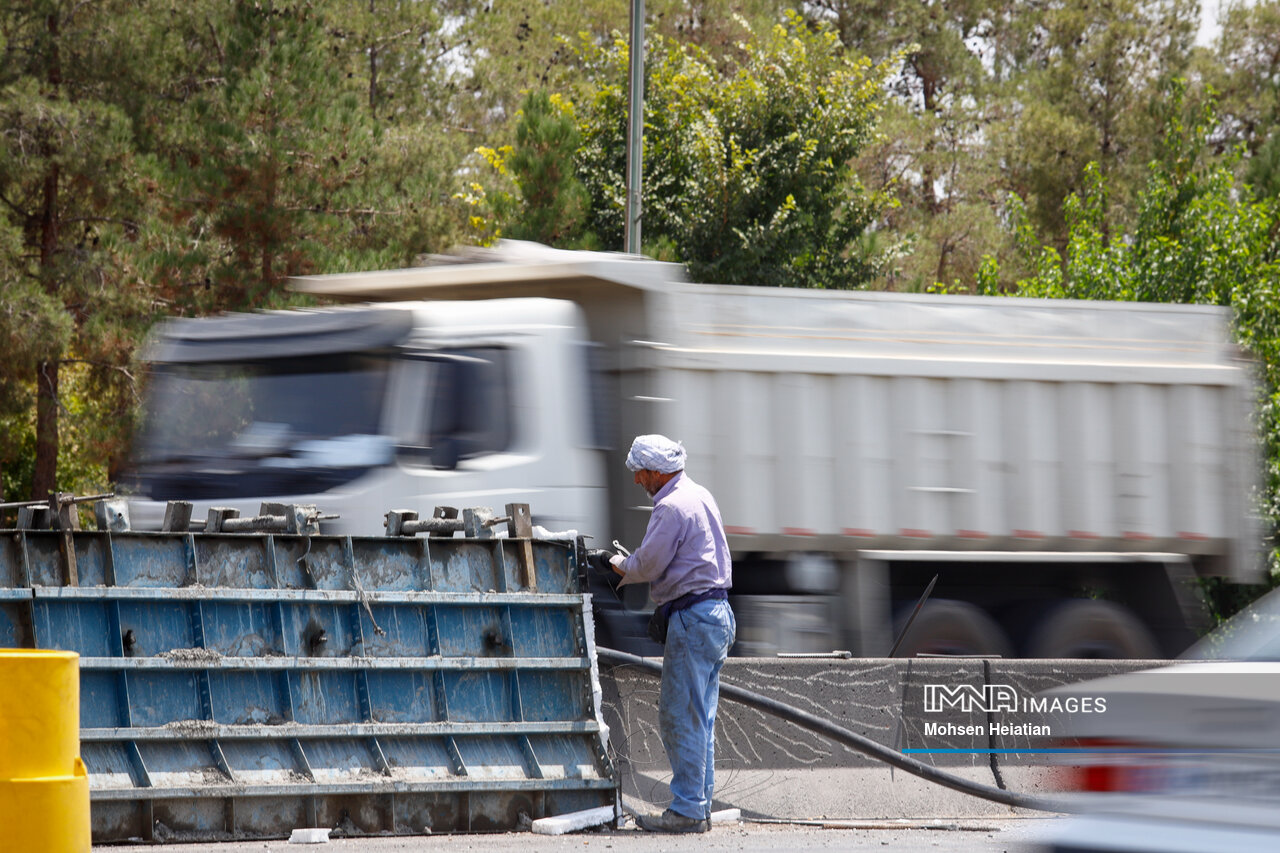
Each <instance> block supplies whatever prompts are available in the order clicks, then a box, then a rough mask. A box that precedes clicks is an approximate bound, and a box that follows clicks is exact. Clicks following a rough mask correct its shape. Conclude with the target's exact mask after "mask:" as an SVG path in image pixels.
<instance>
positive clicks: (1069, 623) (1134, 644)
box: [1027, 598, 1160, 660]
mask: <svg viewBox="0 0 1280 853" xmlns="http://www.w3.org/2000/svg"><path fill="white" fill-rule="evenodd" d="M1027 657H1032V658H1091V659H1095V660H1124V659H1130V658H1146V659H1150V658H1157V657H1160V653H1159V651H1158V650H1157V646H1156V641H1155V638H1154V637H1152V636H1151V632H1150V631H1148V630H1147V627H1146V626H1145V625H1143V624H1142V622H1141V620H1139V619H1138V617H1137V616H1135V615H1134V614H1133V612H1132V611H1130V610H1129V609H1128V608H1127V607H1124V606H1122V605H1119V604H1116V603H1115V602H1114V601H1102V600H1099V599H1088V598H1083V599H1074V600H1071V601H1063V602H1061V603H1059V604H1057V605H1055V606H1054V607H1053V608H1052V609H1050V610H1049V611H1048V612H1047V613H1046V614H1045V616H1044V618H1043V620H1042V621H1040V623H1039V624H1038V625H1036V626H1035V627H1033V628H1032V629H1031V633H1030V636H1029V637H1028V639H1027Z"/></svg>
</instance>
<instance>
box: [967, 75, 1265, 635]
mask: <svg viewBox="0 0 1280 853" xmlns="http://www.w3.org/2000/svg"><path fill="white" fill-rule="evenodd" d="M1184 104H1185V100H1184V98H1183V90H1182V88H1181V86H1174V87H1173V88H1172V90H1171V92H1170V109H1169V112H1168V115H1167V117H1166V123H1165V132H1164V134H1163V135H1162V136H1161V138H1160V139H1159V140H1158V145H1157V146H1156V149H1157V151H1158V152H1159V154H1160V159H1157V160H1153V161H1152V162H1151V163H1150V165H1149V167H1148V174H1147V182H1146V186H1145V187H1144V189H1143V190H1142V192H1141V193H1139V195H1138V198H1137V202H1136V215H1135V218H1134V222H1133V225H1132V228H1131V229H1130V230H1129V231H1127V232H1125V233H1122V234H1120V233H1115V232H1114V231H1112V230H1110V229H1109V228H1108V227H1107V224H1108V221H1107V216H1106V211H1107V209H1108V205H1109V198H1108V195H1109V190H1110V186H1109V183H1108V181H1107V179H1106V178H1105V177H1104V176H1103V175H1102V173H1101V170H1100V169H1099V168H1098V167H1097V166H1096V165H1095V164H1091V165H1090V166H1089V167H1088V169H1087V170H1086V187H1085V190H1084V191H1083V192H1082V193H1080V194H1076V195H1072V196H1070V197H1069V198H1068V199H1067V203H1066V207H1065V209H1066V219H1067V223H1068V225H1069V232H1068V241H1067V250H1066V255H1065V258H1063V257H1061V256H1060V255H1059V254H1058V252H1057V251H1056V250H1055V249H1053V248H1052V247H1049V246H1043V245H1038V244H1037V243H1036V241H1035V240H1034V237H1033V235H1032V233H1031V230H1030V228H1029V227H1028V226H1027V225H1026V222H1025V217H1024V220H1023V222H1022V224H1021V225H1020V242H1021V244H1022V246H1023V249H1024V252H1025V253H1026V254H1027V261H1028V264H1029V265H1030V266H1032V267H1033V268H1034V269H1035V273H1034V274H1033V275H1031V276H1030V277H1028V278H1025V279H1023V280H1021V281H1019V282H1018V290H1017V294H1018V295H1020V296H1034V297H1049V298H1073V299H1107V300H1124V301H1143V302H1181V303H1195V304H1210V305H1223V306H1229V307H1231V308H1232V309H1233V313H1234V318H1235V332H1236V335H1237V338H1238V339H1239V341H1240V343H1241V344H1243V345H1244V346H1245V347H1247V348H1248V349H1249V351H1250V352H1251V353H1252V354H1253V356H1254V357H1255V358H1256V360H1257V364H1258V368H1259V374H1260V379H1261V380H1262V385H1263V395H1262V399H1261V401H1260V405H1259V409H1258V412H1257V415H1256V417H1257V423H1258V428H1259V433H1260V436H1261V440H1262V444H1263V455H1264V457H1265V476H1264V482H1263V484H1262V485H1263V491H1262V495H1261V496H1260V507H1261V512H1262V515H1263V518H1264V521H1265V522H1266V523H1267V524H1268V526H1269V528H1270V529H1271V530H1272V531H1275V530H1277V529H1278V528H1280V203H1277V200H1276V199H1264V200H1261V201H1255V200H1253V199H1252V194H1251V193H1249V192H1248V188H1247V187H1240V186H1239V185H1238V184H1237V183H1236V181H1235V178H1234V176H1233V164H1232V163H1231V161H1229V160H1228V161H1221V162H1217V163H1208V162H1206V159H1205V157H1204V152H1205V151H1206V145H1205V142H1204V140H1205V138H1206V136H1207V135H1208V133H1209V132H1210V130H1211V128H1213V127H1214V126H1215V114H1214V112H1213V109H1212V106H1211V105H1210V106H1205V107H1202V108H1200V109H1198V110H1191V111H1190V115H1189V116H1187V115H1184V109H1183V108H1184ZM994 267H995V264H994V262H990V263H989V264H988V266H987V268H986V271H985V272H984V274H983V277H982V279H981V280H980V282H979V287H980V288H983V289H989V288H990V286H991V282H992V281H994V280H997V279H998V270H997V269H995V268H994ZM1276 545H1277V540H1276V539H1275V538H1274V533H1273V539H1272V554H1271V564H1272V567H1273V574H1272V578H1273V582H1275V581H1280V575H1277V574H1275V573H1274V571H1275V569H1274V567H1275V566H1276V565H1277V564H1280V551H1277V550H1276V548H1275V546H1276ZM1207 592H1208V593H1209V594H1210V595H1211V596H1213V606H1214V607H1215V608H1216V609H1217V612H1218V613H1219V614H1220V615H1222V616H1226V615H1230V613H1231V612H1234V610H1235V609H1238V607H1239V605H1240V603H1241V602H1240V601H1237V600H1236V599H1237V598H1239V595H1238V594H1237V593H1236V592H1233V591H1232V590H1231V589H1229V588H1227V587H1225V586H1223V585H1221V584H1219V585H1215V586H1212V587H1210V588H1209V589H1207Z"/></svg>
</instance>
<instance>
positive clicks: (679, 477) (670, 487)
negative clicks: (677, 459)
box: [653, 471, 684, 504]
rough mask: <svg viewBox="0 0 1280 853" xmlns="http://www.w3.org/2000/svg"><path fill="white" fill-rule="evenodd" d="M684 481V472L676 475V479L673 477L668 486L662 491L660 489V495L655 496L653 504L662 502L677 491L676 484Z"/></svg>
mask: <svg viewBox="0 0 1280 853" xmlns="http://www.w3.org/2000/svg"><path fill="white" fill-rule="evenodd" d="M683 479H684V472H683V471H681V472H679V473H678V474H676V475H675V476H674V477H672V478H671V479H670V480H668V481H667V484H666V485H665V486H663V487H662V488H661V489H658V493H657V494H656V495H654V496H653V502H654V503H655V504H656V503H657V502H658V501H660V500H662V499H663V498H665V497H666V496H667V495H669V494H671V492H672V491H674V490H675V487H676V483H679V482H680V481H681V480H683Z"/></svg>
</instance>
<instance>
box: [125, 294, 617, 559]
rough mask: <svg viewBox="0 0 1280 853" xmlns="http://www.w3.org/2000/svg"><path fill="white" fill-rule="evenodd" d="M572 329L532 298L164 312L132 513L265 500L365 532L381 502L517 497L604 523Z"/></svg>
mask: <svg viewBox="0 0 1280 853" xmlns="http://www.w3.org/2000/svg"><path fill="white" fill-rule="evenodd" d="M584 330H585V324H584V320H583V317H582V312H581V309H579V308H578V307H577V306H575V305H574V304H573V303H571V302H567V301H564V300H556V299H544V298H527V299H521V298H513V299H496V300H489V301H486V302H483V303H476V302H443V303H442V302H436V303H422V302H416V303H415V302H402V303H391V304H384V305H379V306H377V307H368V306H361V307H337V308H325V309H317V310H310V311H277V312H265V313H260V314H241V315H231V316H225V317H219V318H210V319H201V320H174V321H170V322H169V323H166V324H164V326H163V327H162V328H161V329H160V331H159V332H158V334H157V335H156V336H155V337H154V339H153V341H152V343H151V346H150V349H149V351H148V353H147V360H148V362H149V363H150V365H151V377H150V381H149V385H148V399H147V405H146V406H145V410H146V416H145V417H146V419H145V422H144V425H143V428H142V430H141V432H140V433H139V435H138V437H137V439H136V441H135V447H134V463H133V466H132V470H131V472H130V476H129V479H128V484H129V486H131V487H132V489H133V490H134V491H136V492H137V494H138V497H137V498H136V499H135V500H133V502H132V504H131V515H132V521H133V524H134V526H135V527H137V528H139V529H148V528H150V529H158V527H159V526H160V523H161V520H162V518H163V513H164V507H165V503H166V502H167V501H168V500H175V499H176V500H190V501H193V503H194V504H195V508H194V515H195V517H197V518H199V517H202V516H203V515H204V514H205V513H206V512H207V509H208V507H211V506H228V507H234V508H237V509H239V510H240V512H241V514H243V515H254V514H256V513H257V512H258V506H259V503H260V501H261V500H263V499H270V500H273V501H280V502H284V503H312V504H316V505H318V506H319V507H320V508H321V510H322V511H324V512H325V513H328V514H334V515H337V516H338V518H336V519H333V520H330V521H326V522H325V525H324V526H325V530H326V532H333V533H349V534H353V535H375V534H377V533H379V532H380V531H381V530H382V527H383V517H384V514H385V513H386V512H388V511H389V510H392V509H413V510H416V511H418V512H420V513H424V514H425V515H427V516H429V515H430V514H431V512H432V509H433V507H435V506H454V507H473V506H494V507H497V508H501V507H502V506H503V505H504V504H506V503H508V502H521V503H528V504H530V505H531V506H532V507H533V508H534V510H535V512H536V513H537V516H536V517H535V519H534V520H535V522H536V523H538V524H541V525H542V526H544V527H546V528H548V529H550V530H566V529H576V530H582V531H589V530H602V529H604V528H605V527H606V524H605V520H604V516H605V515H606V512H607V510H606V509H605V507H606V500H605V496H604V494H603V489H604V483H603V480H604V473H603V465H604V462H603V459H602V458H601V457H602V454H601V453H600V451H599V448H600V446H601V439H600V436H599V435H598V432H599V430H598V425H599V418H598V417H595V416H593V412H592V400H591V399H590V397H589V395H583V394H581V393H579V389H581V388H586V387H590V382H589V377H588V370H589V353H590V349H589V347H588V345H587V344H588V341H587V339H586V337H585V331H584ZM553 397H554V399H551V398H553Z"/></svg>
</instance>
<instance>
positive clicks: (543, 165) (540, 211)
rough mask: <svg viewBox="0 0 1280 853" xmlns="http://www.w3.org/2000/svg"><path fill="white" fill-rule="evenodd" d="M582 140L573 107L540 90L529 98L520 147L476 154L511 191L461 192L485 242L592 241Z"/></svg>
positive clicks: (563, 244)
mask: <svg viewBox="0 0 1280 853" xmlns="http://www.w3.org/2000/svg"><path fill="white" fill-rule="evenodd" d="M580 140H581V135H580V134H579V133H578V129H577V126H576V125H575V124H574V120H573V111H572V108H571V107H570V106H569V105H568V104H567V103H566V102H565V101H564V100H563V99H562V98H561V97H560V96H558V95H549V94H547V93H546V92H544V91H541V90H539V91H537V92H531V93H530V94H529V95H528V96H527V97H526V98H525V101H524V106H523V107H522V108H521V110H520V113H519V116H518V121H517V122H516V141H515V144H514V145H511V146H506V147H503V148H502V149H499V150H494V149H492V148H481V149H480V150H479V151H478V152H477V153H478V154H480V156H482V157H484V158H485V159H486V160H487V161H488V163H489V165H490V166H492V167H493V169H494V170H495V171H496V172H497V174H498V177H499V180H505V182H506V183H507V184H509V188H507V187H502V186H494V187H491V188H485V187H483V186H480V185H479V184H477V185H475V187H473V188H472V191H471V192H470V193H462V194H460V197H461V198H462V199H463V200H464V201H467V202H468V203H469V204H470V205H471V206H472V208H473V213H474V220H473V227H474V229H475V232H476V235H477V237H479V239H480V242H482V243H485V244H487V243H489V242H490V241H492V240H494V239H496V238H497V237H498V236H499V235H501V236H504V237H509V238H511V239H514V240H533V241H536V242H539V243H545V244H547V245H549V246H557V247H560V248H566V249H568V248H581V247H583V244H584V241H585V242H588V243H589V242H590V238H588V237H586V236H585V235H584V234H583V227H582V226H583V220H584V217H585V212H586V208H587V204H588V199H587V194H586V189H585V188H584V187H583V186H582V183H581V182H580V181H579V180H578V178H577V175H576V174H575V172H574V164H573V156H574V152H576V151H577V148H578V144H579V142H580Z"/></svg>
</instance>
